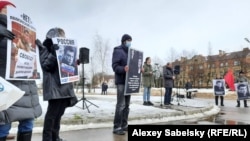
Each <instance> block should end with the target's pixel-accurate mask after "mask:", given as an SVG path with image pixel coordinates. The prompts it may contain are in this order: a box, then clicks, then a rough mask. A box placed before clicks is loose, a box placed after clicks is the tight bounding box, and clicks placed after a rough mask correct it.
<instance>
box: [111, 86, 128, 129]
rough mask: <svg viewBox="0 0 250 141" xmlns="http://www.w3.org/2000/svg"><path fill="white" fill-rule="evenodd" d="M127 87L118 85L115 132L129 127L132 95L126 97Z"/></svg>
mask: <svg viewBox="0 0 250 141" xmlns="http://www.w3.org/2000/svg"><path fill="white" fill-rule="evenodd" d="M124 90H125V85H117V102H116V108H115V117H114V130H120V129H122V128H125V127H127V126H128V115H129V104H130V97H131V95H124Z"/></svg>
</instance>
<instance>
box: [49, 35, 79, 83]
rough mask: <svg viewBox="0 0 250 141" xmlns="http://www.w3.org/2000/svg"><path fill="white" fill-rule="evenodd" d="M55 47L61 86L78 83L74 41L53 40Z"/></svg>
mask: <svg viewBox="0 0 250 141" xmlns="http://www.w3.org/2000/svg"><path fill="white" fill-rule="evenodd" d="M52 41H53V44H54V45H57V48H56V56H57V62H58V68H59V74H60V80H61V84H64V83H70V82H74V81H79V73H78V65H77V63H76V60H77V58H76V57H77V44H76V40H74V39H68V38H53V39H52Z"/></svg>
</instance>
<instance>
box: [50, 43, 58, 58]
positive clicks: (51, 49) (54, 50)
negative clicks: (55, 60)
mask: <svg viewBox="0 0 250 141" xmlns="http://www.w3.org/2000/svg"><path fill="white" fill-rule="evenodd" d="M58 49H59V46H58V45H57V44H53V45H52V46H50V51H51V53H52V54H53V55H54V56H56V50H58Z"/></svg>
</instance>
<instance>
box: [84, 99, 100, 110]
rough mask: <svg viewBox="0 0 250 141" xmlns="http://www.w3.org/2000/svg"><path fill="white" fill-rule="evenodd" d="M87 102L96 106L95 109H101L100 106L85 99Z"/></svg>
mask: <svg viewBox="0 0 250 141" xmlns="http://www.w3.org/2000/svg"><path fill="white" fill-rule="evenodd" d="M85 101H87V102H89V103H90V104H92V105H94V106H95V107H97V108H99V106H97V105H95V104H94V103H92V102H90V101H88V100H87V99H85Z"/></svg>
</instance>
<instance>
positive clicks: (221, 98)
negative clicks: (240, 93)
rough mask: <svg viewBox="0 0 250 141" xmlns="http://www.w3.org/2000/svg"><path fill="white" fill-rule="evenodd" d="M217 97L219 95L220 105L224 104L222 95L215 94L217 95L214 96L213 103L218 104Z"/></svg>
mask: <svg viewBox="0 0 250 141" xmlns="http://www.w3.org/2000/svg"><path fill="white" fill-rule="evenodd" d="M219 97H220V105H221V106H223V105H224V97H223V96H217V95H216V96H215V105H218V101H219Z"/></svg>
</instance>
